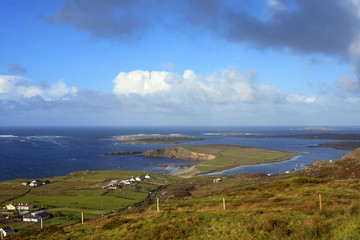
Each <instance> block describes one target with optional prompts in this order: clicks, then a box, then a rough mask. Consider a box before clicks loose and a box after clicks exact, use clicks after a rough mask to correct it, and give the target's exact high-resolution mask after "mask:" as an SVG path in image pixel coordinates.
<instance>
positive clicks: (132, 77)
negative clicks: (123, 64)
mask: <svg viewBox="0 0 360 240" xmlns="http://www.w3.org/2000/svg"><path fill="white" fill-rule="evenodd" d="M175 80H176V79H175V75H174V74H172V73H170V72H157V71H154V72H149V71H142V70H136V71H133V72H129V73H126V72H121V73H119V75H118V76H117V77H116V78H115V79H114V84H115V87H114V90H113V92H114V93H115V94H116V95H129V94H132V93H134V94H140V95H147V94H153V93H156V92H161V91H167V90H169V88H170V84H171V83H172V82H173V81H175Z"/></svg>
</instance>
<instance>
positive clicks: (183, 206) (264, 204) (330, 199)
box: [156, 193, 360, 212]
mask: <svg viewBox="0 0 360 240" xmlns="http://www.w3.org/2000/svg"><path fill="white" fill-rule="evenodd" d="M352 206H359V208H360V195H358V194H353V195H349V194H347V195H344V194H324V193H321V194H315V195H306V196H289V197H284V196H281V197H280V196H271V197H256V198H246V197H239V196H224V197H220V198H208V199H186V200H177V201H162V202H161V201H160V200H159V198H157V204H156V209H157V211H158V212H160V211H167V210H187V211H191V210H194V211H204V210H237V209H238V210H244V209H252V208H257V209H260V208H269V207H271V208H274V207H281V208H290V209H299V210H300V209H303V210H305V209H319V210H323V209H324V208H325V207H328V208H335V207H352Z"/></svg>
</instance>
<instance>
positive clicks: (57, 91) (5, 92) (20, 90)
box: [0, 75, 77, 101]
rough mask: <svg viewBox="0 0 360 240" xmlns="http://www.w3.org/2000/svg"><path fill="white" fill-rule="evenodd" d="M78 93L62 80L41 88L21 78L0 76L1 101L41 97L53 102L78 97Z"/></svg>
mask: <svg viewBox="0 0 360 240" xmlns="http://www.w3.org/2000/svg"><path fill="white" fill-rule="evenodd" d="M76 93H77V88H76V87H68V86H67V85H66V84H65V83H64V81H62V80H60V81H58V82H56V83H54V84H53V85H50V86H48V87H41V86H36V85H34V84H33V83H32V82H31V80H29V79H26V78H23V77H21V76H9V75H0V99H3V100H19V99H21V98H31V97H36V96H40V97H41V98H43V99H44V100H46V101H53V100H60V99H65V98H67V97H69V96H76Z"/></svg>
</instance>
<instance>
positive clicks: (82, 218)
mask: <svg viewBox="0 0 360 240" xmlns="http://www.w3.org/2000/svg"><path fill="white" fill-rule="evenodd" d="M81 224H84V212H81Z"/></svg>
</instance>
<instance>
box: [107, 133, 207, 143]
mask: <svg viewBox="0 0 360 240" xmlns="http://www.w3.org/2000/svg"><path fill="white" fill-rule="evenodd" d="M108 140H111V141H121V142H117V143H115V145H150V144H180V143H184V142H188V141H203V140H204V138H200V137H194V136H183V135H180V134H170V135H158V134H146V135H145V134H139V135H121V136H116V137H114V138H111V139H108Z"/></svg>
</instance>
